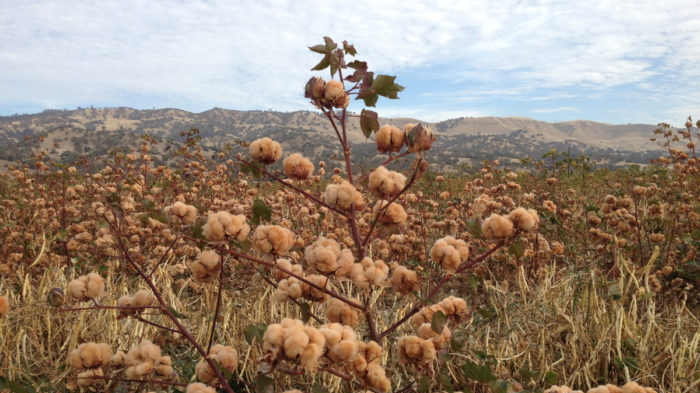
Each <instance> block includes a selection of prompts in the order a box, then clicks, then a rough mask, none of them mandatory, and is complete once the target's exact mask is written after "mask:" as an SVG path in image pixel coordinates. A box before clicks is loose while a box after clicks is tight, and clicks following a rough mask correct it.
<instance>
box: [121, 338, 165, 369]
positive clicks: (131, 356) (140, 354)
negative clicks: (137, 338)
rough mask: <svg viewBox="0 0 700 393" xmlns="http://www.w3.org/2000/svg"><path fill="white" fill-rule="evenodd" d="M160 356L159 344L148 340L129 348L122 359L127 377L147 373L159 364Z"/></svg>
mask: <svg viewBox="0 0 700 393" xmlns="http://www.w3.org/2000/svg"><path fill="white" fill-rule="evenodd" d="M161 357H162V356H161V352H160V347H159V346H157V345H155V344H153V343H152V342H150V341H148V340H144V341H142V342H140V343H139V344H138V345H136V346H134V347H132V348H131V349H130V350H129V352H128V353H127V354H126V358H125V359H124V364H125V365H126V366H127V368H126V375H127V377H128V378H140V377H144V376H147V375H149V374H150V373H151V372H153V371H154V369H155V367H156V366H157V365H159V363H160V359H161Z"/></svg>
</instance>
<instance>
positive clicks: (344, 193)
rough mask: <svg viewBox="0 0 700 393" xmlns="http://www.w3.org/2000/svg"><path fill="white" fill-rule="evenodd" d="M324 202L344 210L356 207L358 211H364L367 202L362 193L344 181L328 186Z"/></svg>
mask: <svg viewBox="0 0 700 393" xmlns="http://www.w3.org/2000/svg"><path fill="white" fill-rule="evenodd" d="M323 199H324V202H326V203H327V204H328V205H330V206H334V207H338V208H339V209H343V210H350V208H351V207H353V206H354V207H355V210H356V211H359V210H362V209H364V206H365V202H364V199H362V193H361V192H359V191H357V188H355V186H353V185H352V184H350V183H349V182H347V181H345V180H343V181H341V182H340V183H339V184H334V183H331V184H328V185H327V186H326V191H325V192H324V194H323Z"/></svg>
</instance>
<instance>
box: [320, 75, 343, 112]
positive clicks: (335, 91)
mask: <svg viewBox="0 0 700 393" xmlns="http://www.w3.org/2000/svg"><path fill="white" fill-rule="evenodd" d="M323 98H324V99H325V102H326V104H327V105H329V106H331V105H332V106H334V107H336V108H343V107H345V106H347V103H346V102H347V98H348V95H347V93H346V92H345V87H344V86H343V82H340V81H337V80H329V81H328V82H326V85H325V86H324V88H323Z"/></svg>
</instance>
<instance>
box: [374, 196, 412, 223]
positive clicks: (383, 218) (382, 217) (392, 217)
mask: <svg viewBox="0 0 700 393" xmlns="http://www.w3.org/2000/svg"><path fill="white" fill-rule="evenodd" d="M387 203H389V202H388V201H385V200H380V201H378V202H377V204H376V205H374V214H377V213H378V212H379V211H380V210H381V209H382V208H384V207H385V206H386V209H384V211H383V212H382V213H381V214H379V218H378V219H379V222H381V223H382V224H384V225H388V226H401V225H403V223H405V222H406V219H407V218H408V214H406V211H405V210H404V209H403V206H401V205H399V204H398V203H396V202H392V203H391V204H389V206H387Z"/></svg>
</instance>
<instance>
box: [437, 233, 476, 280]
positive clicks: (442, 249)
mask: <svg viewBox="0 0 700 393" xmlns="http://www.w3.org/2000/svg"><path fill="white" fill-rule="evenodd" d="M430 257H431V258H433V261H435V262H436V263H438V264H440V266H442V268H443V269H445V270H446V271H447V272H448V273H454V272H455V271H456V270H457V268H458V267H459V265H461V264H462V263H463V262H465V261H466V260H467V258H468V257H469V247H468V246H467V243H466V242H465V241H464V240H462V239H455V238H454V237H452V236H446V237H443V238H442V239H439V240H437V241H436V242H435V244H434V245H433V247H432V248H431V249H430Z"/></svg>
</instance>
